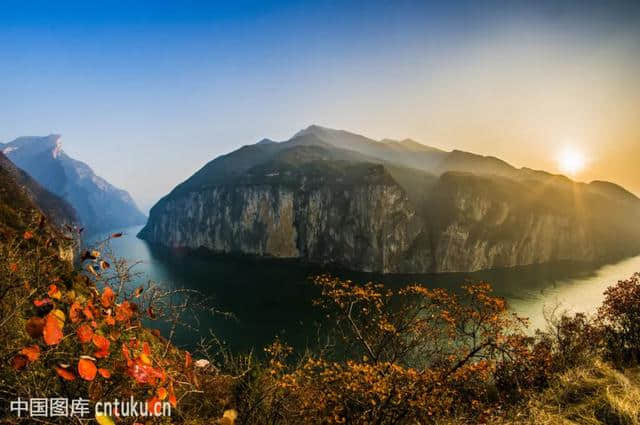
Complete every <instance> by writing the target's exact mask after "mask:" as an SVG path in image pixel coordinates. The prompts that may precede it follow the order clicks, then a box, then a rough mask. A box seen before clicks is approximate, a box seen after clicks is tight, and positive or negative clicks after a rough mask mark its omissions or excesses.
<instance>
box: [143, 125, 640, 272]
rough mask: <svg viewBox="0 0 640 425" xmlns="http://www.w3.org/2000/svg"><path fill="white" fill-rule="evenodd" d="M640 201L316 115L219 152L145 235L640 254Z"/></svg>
mask: <svg viewBox="0 0 640 425" xmlns="http://www.w3.org/2000/svg"><path fill="white" fill-rule="evenodd" d="M639 214H640V200H639V199H638V198H637V197H635V196H634V195H632V194H630V193H629V192H627V191H625V190H624V189H622V188H620V187H619V186H617V185H614V184H611V183H603V182H592V183H590V184H585V183H576V182H573V181H571V180H570V179H568V178H566V177H564V176H558V175H553V174H550V173H546V172H544V171H535V170H531V169H527V168H521V169H517V168H515V167H513V166H511V165H510V164H508V163H507V162H505V161H502V160H500V159H499V158H495V157H491V156H482V155H477V154H472V153H468V152H463V151H457V150H454V151H451V152H446V151H443V150H440V149H436V148H431V147H429V146H426V145H421V144H419V143H418V142H415V141H412V140H404V141H394V140H389V139H385V140H383V141H376V140H373V139H369V138H367V137H364V136H361V135H358V134H354V133H349V132H346V131H343V130H333V129H328V128H324V127H319V126H310V127H308V128H306V129H304V130H301V131H300V132H298V133H296V134H295V135H294V136H293V137H292V138H291V139H289V140H287V141H284V142H273V141H262V142H260V143H258V144H254V145H247V146H243V147H242V148H240V149H238V150H236V151H234V152H231V153H229V154H227V155H223V156H220V157H218V158H216V159H214V160H213V161H211V162H209V163H208V164H206V165H205V166H204V167H202V168H201V169H200V170H199V171H198V172H196V173H195V174H194V175H193V176H192V177H190V178H189V179H187V180H186V181H185V182H183V183H181V184H179V185H178V186H176V188H175V189H174V190H173V191H171V192H170V193H169V194H168V195H167V196H165V197H164V198H163V199H161V200H160V201H159V202H158V203H157V204H156V205H155V206H154V207H153V208H152V210H151V214H150V217H149V221H148V222H147V225H146V226H145V227H144V229H143V230H142V231H141V232H140V235H139V236H140V237H141V238H143V239H146V240H148V241H150V242H152V243H157V244H162V245H166V246H170V247H184V248H194V249H195V248H201V247H204V248H207V249H210V250H212V251H216V252H239V253H246V254H253V255H261V256H272V257H294V258H301V259H304V260H307V261H311V262H315V263H323V264H325V263H332V264H337V265H340V266H343V267H347V268H351V269H356V270H364V271H374V272H385V273H425V272H449V271H472V270H481V269H489V268H497V267H512V266H518V265H527V264H535V263H545V262H553V261H563V260H571V261H610V260H614V259H620V258H623V257H625V256H629V255H634V254H637V253H638V252H640V224H638V223H637V217H638V215H639Z"/></svg>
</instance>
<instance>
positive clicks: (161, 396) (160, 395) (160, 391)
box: [156, 387, 168, 400]
mask: <svg viewBox="0 0 640 425" xmlns="http://www.w3.org/2000/svg"><path fill="white" fill-rule="evenodd" d="M156 394H157V395H158V398H159V399H160V400H164V399H165V398H167V394H168V392H167V389H166V388H165V387H160V388H158V391H157V392H156Z"/></svg>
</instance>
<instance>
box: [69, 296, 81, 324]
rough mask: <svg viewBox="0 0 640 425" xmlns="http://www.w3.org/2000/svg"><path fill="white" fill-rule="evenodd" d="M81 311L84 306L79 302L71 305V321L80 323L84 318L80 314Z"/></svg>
mask: <svg viewBox="0 0 640 425" xmlns="http://www.w3.org/2000/svg"><path fill="white" fill-rule="evenodd" d="M81 313H82V306H81V305H80V303H79V302H77V301H76V302H74V303H73V304H71V307H69V319H71V323H78V322H79V321H80V320H81V319H82V317H81V316H80V314H81Z"/></svg>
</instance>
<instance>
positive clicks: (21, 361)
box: [11, 354, 29, 370]
mask: <svg viewBox="0 0 640 425" xmlns="http://www.w3.org/2000/svg"><path fill="white" fill-rule="evenodd" d="M27 363H29V359H27V356H23V355H22V354H17V355H15V356H14V357H13V358H12V359H11V367H12V368H14V369H15V370H22V369H24V368H25V367H26V366H27Z"/></svg>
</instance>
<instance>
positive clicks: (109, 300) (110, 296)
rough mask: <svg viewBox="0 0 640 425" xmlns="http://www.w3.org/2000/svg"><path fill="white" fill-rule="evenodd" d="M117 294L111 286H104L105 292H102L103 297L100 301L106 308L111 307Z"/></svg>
mask: <svg viewBox="0 0 640 425" xmlns="http://www.w3.org/2000/svg"><path fill="white" fill-rule="evenodd" d="M115 298H116V295H115V293H114V292H113V289H111V288H110V287H109V286H107V287H105V288H104V292H103V293H102V297H101V298H100V302H101V303H102V306H103V307H104V308H109V307H111V306H112V305H113V301H114V300H115Z"/></svg>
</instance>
